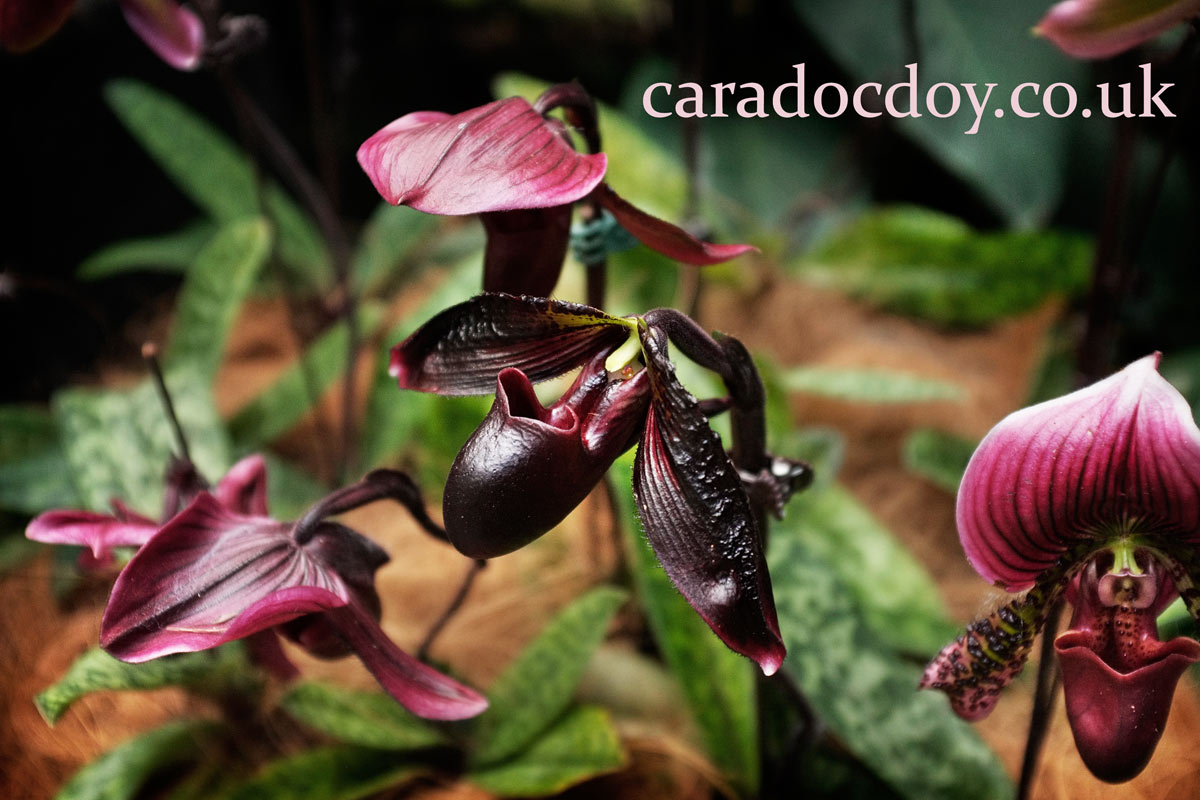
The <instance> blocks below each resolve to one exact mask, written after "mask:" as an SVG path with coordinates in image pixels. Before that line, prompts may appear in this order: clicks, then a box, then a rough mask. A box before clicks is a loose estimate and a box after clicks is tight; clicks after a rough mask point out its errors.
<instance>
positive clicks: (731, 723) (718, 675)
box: [610, 455, 759, 797]
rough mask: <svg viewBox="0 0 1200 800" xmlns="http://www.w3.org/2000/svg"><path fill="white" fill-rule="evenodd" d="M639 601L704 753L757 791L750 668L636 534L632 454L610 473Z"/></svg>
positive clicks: (745, 791) (741, 787)
mask: <svg viewBox="0 0 1200 800" xmlns="http://www.w3.org/2000/svg"><path fill="white" fill-rule="evenodd" d="M610 476H611V478H610V480H611V485H612V486H613V493H614V497H615V498H616V500H617V502H618V503H619V504H620V508H621V518H622V523H623V524H622V527H623V528H624V529H625V536H626V548H627V552H628V553H629V560H630V569H631V570H632V571H633V576H634V584H635V586H636V587H637V592H638V599H639V600H640V602H641V605H642V607H643V608H644V609H645V612H646V619H647V621H648V622H649V624H650V629H651V630H652V631H653V632H654V638H655V640H656V641H657V642H658V646H659V649H660V650H661V651H662V653H663V657H664V658H665V659H666V661H667V664H668V666H670V668H671V671H672V672H673V673H674V675H675V677H676V678H677V679H678V681H679V684H680V687H681V688H682V689H683V693H684V696H685V697H686V698H687V701H688V706H689V708H690V709H691V712H692V715H693V716H694V717H695V718H696V722H697V723H698V724H699V727H700V732H701V735H702V736H703V737H704V743H705V745H706V746H707V747H708V752H709V756H710V757H711V758H712V759H713V762H714V763H715V764H716V765H717V766H718V767H719V768H720V769H721V771H722V772H723V773H724V774H725V776H726V777H727V778H728V779H729V781H730V782H731V783H732V784H733V785H734V786H735V787H737V789H738V791H739V793H740V794H742V795H744V796H747V797H753V796H755V795H756V794H757V792H758V778H759V776H758V768H759V765H758V740H757V738H756V737H757V713H756V711H755V692H754V673H755V670H756V667H755V665H754V664H753V662H751V661H750V660H749V659H747V658H744V657H742V656H740V655H738V654H737V653H734V652H733V651H732V650H730V649H729V648H727V647H726V646H725V645H724V644H722V642H721V640H720V639H718V638H717V636H716V634H714V633H713V632H712V631H711V630H710V629H709V627H708V626H707V625H705V624H704V621H703V620H702V619H701V618H700V617H699V616H698V615H697V614H696V612H695V611H693V610H692V607H691V606H689V605H688V604H687V601H686V600H684V599H683V596H682V595H680V594H679V592H678V591H676V589H675V587H674V586H673V585H672V584H671V581H670V580H669V579H668V578H667V574H666V573H665V572H664V571H663V569H662V567H661V566H660V565H659V563H658V561H657V560H656V559H655V558H654V553H653V551H651V549H650V546H649V544H647V542H646V540H645V539H644V538H643V536H642V533H641V523H640V522H639V521H638V517H637V510H636V506H635V503H634V500H633V491H632V486H633V457H632V456H631V455H626V456H624V457H622V458H621V459H619V460H618V461H617V463H616V465H615V466H614V468H613V470H612V471H611V472H610Z"/></svg>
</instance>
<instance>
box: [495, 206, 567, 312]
mask: <svg viewBox="0 0 1200 800" xmlns="http://www.w3.org/2000/svg"><path fill="white" fill-rule="evenodd" d="M479 219H480V220H481V221H482V222H483V228H484V230H485V231H487V248H486V250H484V253H483V290H484V291H485V292H507V293H509V294H517V295H521V294H526V295H532V296H534V297H549V296H550V293H551V292H552V291H554V285H555V284H556V283H558V275H559V273H560V272H562V265H563V259H564V258H566V254H567V244H568V243H569V242H570V240H571V206H569V205H563V206H554V207H551V208H529V209H518V210H516V211H492V212H489V213H487V214H482V215H480V217H479Z"/></svg>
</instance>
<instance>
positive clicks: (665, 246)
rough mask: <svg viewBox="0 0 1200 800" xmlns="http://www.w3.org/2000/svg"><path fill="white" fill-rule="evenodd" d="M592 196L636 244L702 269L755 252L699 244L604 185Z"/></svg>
mask: <svg viewBox="0 0 1200 800" xmlns="http://www.w3.org/2000/svg"><path fill="white" fill-rule="evenodd" d="M592 196H593V197H594V198H595V199H596V201H597V202H599V203H600V205H602V206H604V207H605V208H607V209H608V210H609V213H611V214H612V215H613V216H614V217H616V218H617V222H619V223H621V227H623V228H624V229H625V230H627V231H629V233H631V234H632V235H633V236H634V238H636V239H637V240H638V241H639V242H641V243H642V244H644V245H646V246H647V247H650V248H652V249H654V250H657V251H658V252H660V253H662V254H663V255H665V256H669V257H671V258H673V259H675V260H676V261H682V262H683V263H685V264H694V265H696V266H699V267H703V266H707V265H709V264H719V263H721V262H722V261H728V260H729V259H731V258H736V257H737V256H740V255H742V254H743V253H748V252H755V253H757V252H758V248H757V247H754V246H752V245H748V244H712V243H711V242H705V241H701V240H700V239H697V238H696V237H695V236H692V235H691V234H690V233H688V232H687V231H685V230H684V229H683V228H680V227H679V226H678V225H672V224H671V223H669V222H667V221H666V220H661V219H659V218H658V217H652V216H650V215H649V214H647V213H646V212H645V211H642V210H641V209H640V208H637V207H636V206H634V205H633V204H632V203H630V202H628V201H627V200H624V199H622V198H621V197H619V196H618V195H617V193H616V192H614V191H613V190H612V189H610V188H609V187H608V184H606V183H602V184H600V186H599V187H598V188H597V189H596V191H595V193H594V194H593V195H592Z"/></svg>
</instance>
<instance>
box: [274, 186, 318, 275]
mask: <svg viewBox="0 0 1200 800" xmlns="http://www.w3.org/2000/svg"><path fill="white" fill-rule="evenodd" d="M263 205H264V207H265V208H266V215H267V217H268V218H269V219H270V220H271V222H272V223H274V227H275V242H276V249H277V252H278V255H279V260H280V261H282V262H283V263H284V264H285V265H286V266H287V267H288V268H289V273H290V274H291V275H292V276H294V277H295V278H297V279H299V280H300V282H301V284H302V285H304V286H306V287H312V288H316V289H323V288H325V286H326V285H327V284H328V281H329V279H330V276H331V275H332V274H333V262H332V258H331V256H330V255H329V249H328V248H327V247H326V246H325V240H324V239H323V238H322V237H321V232H320V230H319V229H318V228H317V225H316V223H315V222H313V219H312V217H310V216H309V215H308V213H307V212H306V211H304V210H302V209H301V208H300V207H299V206H298V205H296V203H295V202H294V201H293V200H292V198H291V196H290V195H288V194H287V193H286V192H284V191H283V190H282V189H280V188H279V187H278V186H276V185H275V184H273V183H268V184H267V187H266V189H264V190H263ZM291 288H293V289H294V288H295V287H291Z"/></svg>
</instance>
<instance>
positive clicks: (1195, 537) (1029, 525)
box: [957, 355, 1200, 591]
mask: <svg viewBox="0 0 1200 800" xmlns="http://www.w3.org/2000/svg"><path fill="white" fill-rule="evenodd" d="M1157 364H1158V356H1157V355H1151V356H1147V357H1146V358H1143V359H1141V360H1139V361H1136V362H1134V363H1133V364H1130V365H1129V366H1128V367H1126V368H1125V369H1124V370H1122V371H1121V372H1118V373H1116V374H1115V375H1112V376H1110V377H1108V378H1106V379H1104V380H1102V381H1100V382H1098V383H1095V384H1093V385H1092V386H1089V387H1087V388H1084V389H1081V390H1079V391H1077V392H1073V393H1071V394H1068V395H1066V396H1064V397H1060V398H1057V399H1055V400H1050V401H1048V402H1045V403H1040V404H1038V405H1035V406H1030V407H1029V408H1026V409H1023V410H1021V411H1017V412H1015V413H1014V414H1011V415H1009V416H1008V417H1006V418H1005V419H1004V420H1002V421H1001V422H1000V423H999V424H998V425H996V427H995V428H993V429H992V430H991V432H990V433H988V435H987V436H986V437H985V438H984V440H983V441H982V442H981V443H980V445H979V448H978V449H977V450H976V451H975V454H974V456H972V458H971V461H970V464H969V465H968V466H967V470H966V473H965V474H964V475H963V480H962V485H961V487H960V489H959V494H958V511H957V517H958V529H959V535H960V537H961V539H962V544H963V548H964V549H965V550H966V553H967V558H968V559H969V560H970V562H971V564H972V565H973V566H974V567H975V569H976V570H977V571H978V572H979V573H980V574H981V575H982V576H983V577H985V578H986V579H988V580H989V581H992V582H996V583H999V584H1000V585H1002V586H1004V587H1005V588H1007V589H1008V590H1009V591H1020V590H1023V589H1026V588H1028V587H1029V586H1031V585H1032V584H1033V582H1034V579H1035V577H1036V576H1037V575H1038V574H1039V573H1040V572H1042V571H1044V570H1045V569H1047V568H1048V567H1050V566H1051V565H1052V564H1053V563H1054V562H1055V560H1056V559H1058V557H1059V556H1060V555H1061V554H1062V553H1063V552H1065V551H1066V550H1067V549H1068V548H1071V547H1073V546H1077V545H1079V544H1080V543H1083V542H1088V541H1093V540H1095V541H1097V545H1099V544H1101V543H1102V541H1103V540H1104V539H1105V538H1109V537H1111V536H1112V535H1113V533H1114V531H1115V530H1116V529H1117V528H1118V527H1120V528H1122V529H1124V528H1128V527H1133V528H1135V529H1136V530H1144V531H1150V532H1153V534H1154V535H1155V536H1157V537H1164V538H1171V539H1173V540H1174V541H1176V542H1180V543H1182V542H1189V543H1196V542H1200V430H1197V428H1196V423H1195V422H1194V420H1193V419H1192V414H1191V410H1190V409H1189V408H1188V405H1187V402H1186V401H1185V400H1184V398H1183V397H1182V396H1181V395H1180V394H1179V392H1178V391H1176V390H1175V388H1174V387H1172V386H1171V385H1170V384H1169V383H1167V382H1166V381H1165V380H1163V378H1162V377H1161V376H1159V374H1158V372H1157Z"/></svg>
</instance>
